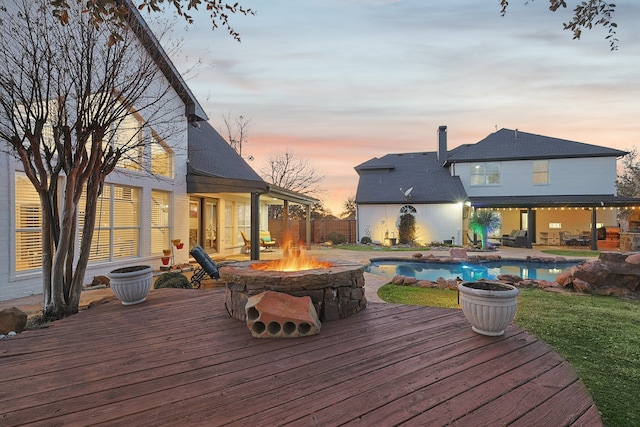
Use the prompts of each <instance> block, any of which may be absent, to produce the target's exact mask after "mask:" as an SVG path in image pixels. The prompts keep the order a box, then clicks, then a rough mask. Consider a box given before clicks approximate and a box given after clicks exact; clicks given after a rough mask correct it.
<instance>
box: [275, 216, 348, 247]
mask: <svg viewBox="0 0 640 427" xmlns="http://www.w3.org/2000/svg"><path fill="white" fill-rule="evenodd" d="M306 225H307V223H306V221H304V220H290V221H289V233H290V237H291V239H293V241H300V240H302V241H304V239H305V235H306V232H307V230H306ZM357 229H358V226H357V222H356V220H355V219H313V220H311V243H324V242H326V241H327V240H328V238H327V236H328V235H330V233H338V234H341V235H343V236H344V238H345V239H346V241H347V242H348V243H355V242H356V241H357ZM286 231H287V230H286V227H285V223H284V221H283V220H282V219H270V220H269V232H270V233H271V236H272V237H274V238H275V239H276V241H278V242H282V241H284V239H285V233H286Z"/></svg>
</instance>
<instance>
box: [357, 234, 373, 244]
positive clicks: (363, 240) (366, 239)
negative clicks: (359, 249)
mask: <svg viewBox="0 0 640 427" xmlns="http://www.w3.org/2000/svg"><path fill="white" fill-rule="evenodd" d="M360 243H362V244H363V245H369V244H371V237H367V236H364V237H363V238H362V239H360Z"/></svg>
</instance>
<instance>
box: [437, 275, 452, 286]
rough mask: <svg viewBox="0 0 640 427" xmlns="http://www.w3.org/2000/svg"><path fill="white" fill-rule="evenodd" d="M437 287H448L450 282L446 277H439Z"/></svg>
mask: <svg viewBox="0 0 640 427" xmlns="http://www.w3.org/2000/svg"><path fill="white" fill-rule="evenodd" d="M436 288H438V289H448V288H449V283H448V282H447V279H445V278H444V277H438V280H436Z"/></svg>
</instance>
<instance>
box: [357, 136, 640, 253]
mask: <svg viewBox="0 0 640 427" xmlns="http://www.w3.org/2000/svg"><path fill="white" fill-rule="evenodd" d="M627 154H628V153H627V152H625V151H621V150H615V149H611V148H606V147H600V146H596V145H590V144H585V143H581V142H575V141H568V140H563V139H558V138H552V137H546V136H542V135H536V134H532V133H526V132H520V131H518V130H509V129H501V130H499V131H496V132H495V133H492V134H491V135H489V136H487V137H486V138H484V139H483V140H481V141H479V142H477V143H475V144H463V145H460V146H458V147H456V148H454V149H452V150H449V149H448V147H447V128H446V126H441V127H440V128H439V130H438V149H437V151H435V152H418V153H396V154H387V155H385V156H383V157H381V158H373V159H371V160H368V161H366V162H364V163H362V164H360V165H358V166H356V167H355V170H356V172H357V173H358V175H359V180H358V189H357V193H356V206H357V217H358V238H359V239H361V238H362V237H365V236H367V237H370V238H371V239H372V240H373V241H378V242H381V243H385V242H389V241H392V242H393V240H390V239H392V238H395V236H397V235H398V220H399V217H400V216H401V215H402V214H404V213H411V214H412V215H414V216H415V219H416V235H415V238H416V241H417V242H419V243H423V244H428V243H430V242H446V241H451V242H452V243H454V244H463V245H464V244H467V243H468V240H469V239H470V238H472V237H471V232H470V231H469V229H468V224H467V219H468V218H469V216H470V215H471V213H472V211H473V209H491V210H493V211H495V212H496V214H497V215H499V216H500V218H501V229H500V230H496V231H495V234H494V237H500V236H501V235H502V234H510V232H511V231H512V230H527V236H528V240H527V246H529V247H530V246H531V244H533V243H538V242H539V243H555V240H553V241H550V240H549V239H555V238H556V237H557V236H558V234H559V232H560V231H566V232H568V233H572V234H580V235H583V236H584V235H588V236H590V237H591V236H595V233H596V229H597V228H599V227H602V226H605V227H607V226H608V227H617V226H618V221H617V219H616V214H617V208H619V207H637V206H640V199H631V198H623V197H619V196H617V195H616V187H615V182H616V161H617V159H618V158H620V157H622V156H625V155H627ZM589 240H590V243H591V244H592V246H593V245H595V240H596V239H595V237H593V238H591V239H589ZM558 244H559V242H558Z"/></svg>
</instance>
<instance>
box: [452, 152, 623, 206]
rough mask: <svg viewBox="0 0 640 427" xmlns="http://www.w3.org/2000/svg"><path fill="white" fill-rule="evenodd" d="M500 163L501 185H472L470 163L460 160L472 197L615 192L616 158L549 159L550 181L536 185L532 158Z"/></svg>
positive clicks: (459, 170) (460, 172)
mask: <svg viewBox="0 0 640 427" xmlns="http://www.w3.org/2000/svg"><path fill="white" fill-rule="evenodd" d="M499 163H500V175H501V176H500V185H485V186H471V185H470V182H471V179H470V168H471V163H458V164H456V166H455V172H456V174H457V175H459V176H460V179H461V181H462V184H463V185H464V187H465V190H466V191H467V194H468V195H469V197H484V196H542V195H568V194H571V195H584V194H616V187H615V181H616V159H615V158H614V157H594V158H583V159H551V160H549V184H548V185H534V184H533V161H532V160H517V161H506V162H499Z"/></svg>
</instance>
